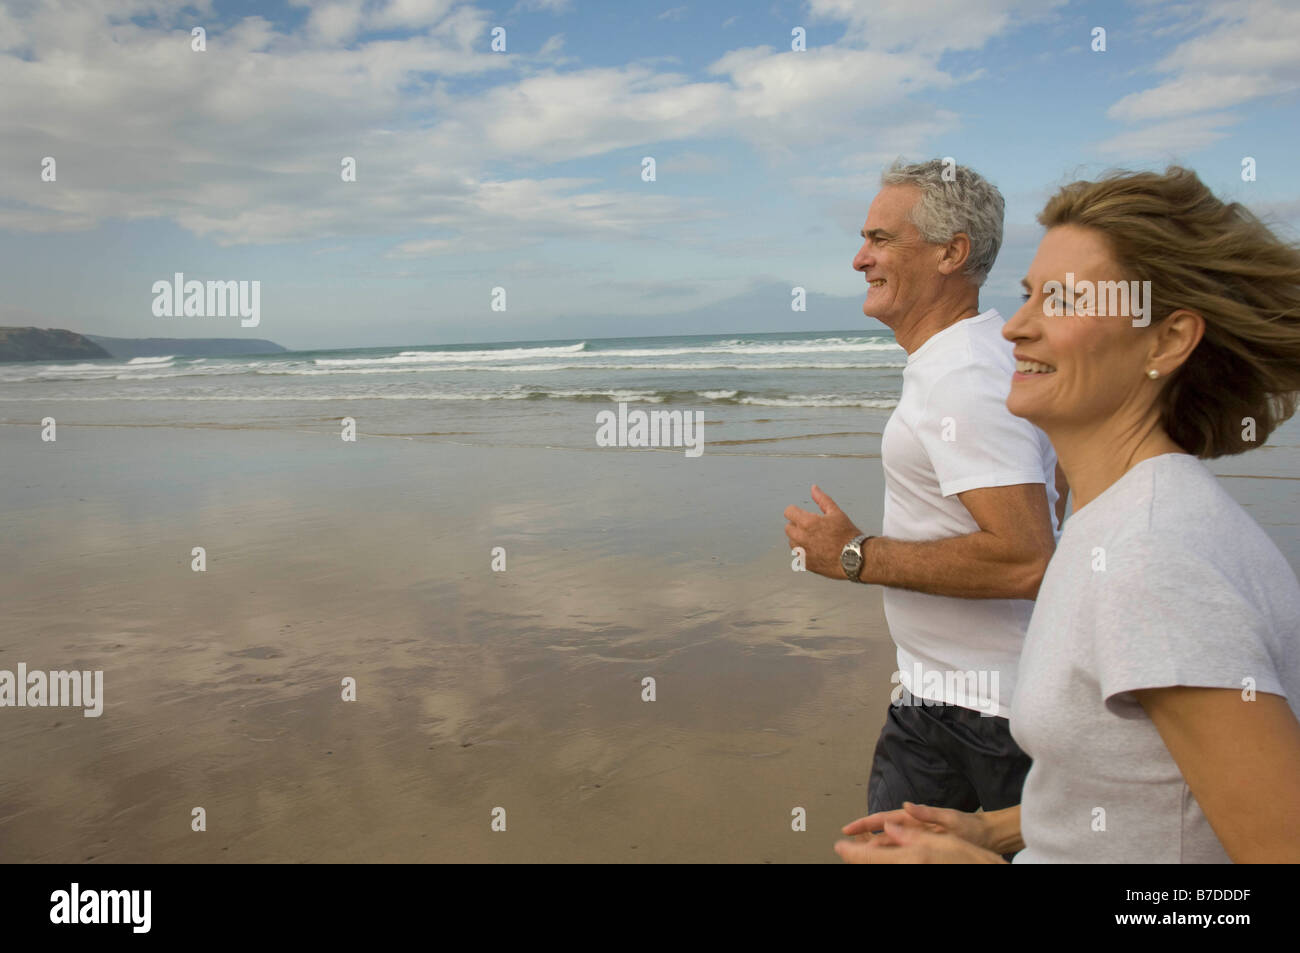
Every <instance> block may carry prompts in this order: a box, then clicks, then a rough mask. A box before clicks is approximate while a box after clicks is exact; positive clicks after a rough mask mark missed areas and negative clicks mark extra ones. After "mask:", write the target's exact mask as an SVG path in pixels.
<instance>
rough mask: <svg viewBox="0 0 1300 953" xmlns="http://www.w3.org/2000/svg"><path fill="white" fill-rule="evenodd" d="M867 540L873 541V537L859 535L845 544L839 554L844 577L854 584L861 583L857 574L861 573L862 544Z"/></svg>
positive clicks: (863, 534) (864, 534)
mask: <svg viewBox="0 0 1300 953" xmlns="http://www.w3.org/2000/svg"><path fill="white" fill-rule="evenodd" d="M869 539H875V537H874V536H868V535H867V534H866V533H860V534H859V535H857V536H854V537H853V538H852V539H851V540H849V541H848V542H847V543H845V544H844V549H843V550H842V551H841V552H840V565H841V566H843V567H844V575H846V576H848V577H849V578H850V579H852V580H853V581H854V582H861V581H862V580H861V579H860V578H859V577H858V573H860V572H862V562H863V559H862V544H863V543H865V542H866V541H867V540H869Z"/></svg>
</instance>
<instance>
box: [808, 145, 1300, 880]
mask: <svg viewBox="0 0 1300 953" xmlns="http://www.w3.org/2000/svg"><path fill="white" fill-rule="evenodd" d="M945 173H946V174H945ZM1003 208H1004V205H1003V199H1002V196H1001V195H1000V194H999V192H998V190H997V189H996V188H994V187H993V186H992V185H991V184H989V183H988V182H987V181H986V180H984V179H983V178H982V177H981V176H979V175H978V174H977V173H976V172H974V171H972V170H970V169H967V168H961V167H957V168H955V169H954V168H953V167H952V165H951V163H949V164H948V165H947V166H945V165H944V164H943V163H942V162H939V161H937V160H936V161H931V162H926V163H921V164H916V165H903V164H895V165H894V166H893V167H892V168H891V169H889V170H888V171H887V172H886V173H885V174H884V175H883V176H882V180H881V189H880V191H879V193H878V194H877V195H876V197H875V199H874V200H873V201H872V203H871V206H870V209H869V211H868V214H867V219H866V223H865V224H864V226H863V229H862V237H863V244H862V247H861V249H860V250H859V252H858V254H857V256H856V258H854V261H853V267H854V268H855V269H856V270H857V271H860V272H862V273H863V275H864V277H865V278H866V281H867V283H868V286H869V287H868V290H867V296H866V301H865V303H864V304H863V312H864V313H865V314H867V315H869V316H871V317H874V318H877V319H879V320H880V321H882V322H883V323H884V324H886V325H887V326H888V327H889V328H890V329H891V330H892V331H893V333H894V337H895V338H896V340H897V341H898V343H899V345H901V346H902V347H903V349H904V350H906V351H907V365H906V368H905V370H904V372H903V390H902V394H901V396H900V398H899V402H898V406H897V407H896V408H895V409H894V411H893V414H892V416H891V417H890V419H889V423H888V425H887V426H886V427H885V430H884V433H883V435H882V440H881V459H882V464H883V467H884V473H885V505H884V517H883V528H882V531H881V535H879V536H867V535H866V534H864V533H862V532H861V531H860V529H859V528H858V527H857V526H856V525H854V523H853V522H852V521H851V519H850V518H849V516H848V515H847V514H846V513H844V512H843V511H842V510H841V509H840V508H839V507H838V506H837V505H836V504H835V502H834V500H832V499H831V497H830V496H828V495H827V494H826V493H824V492H822V491H821V490H820V488H818V487H815V486H814V487H813V501H814V502H815V504H816V505H817V508H818V510H819V511H820V512H816V511H808V510H804V509H801V508H799V507H796V506H791V507H789V508H788V509H787V510H786V511H785V517H786V520H787V524H786V534H787V536H788V537H789V540H790V543H791V545H792V546H797V547H802V549H803V551H804V554H805V557H804V558H805V562H806V566H807V568H808V569H809V570H811V571H813V572H816V573H818V574H820V575H823V576H826V577H827V578H830V579H837V580H840V581H850V582H854V583H869V584H875V585H880V586H882V587H884V588H883V602H884V610H885V616H886V620H887V622H888V625H889V630H890V633H891V635H892V637H893V639H894V641H895V643H896V644H897V647H898V672H897V674H896V676H895V677H896V680H897V681H898V682H900V683H901V687H900V689H897V690H896V691H895V695H894V697H893V698H892V699H891V705H890V708H889V710H888V713H887V716H886V721H885V725H884V728H883V729H882V730H881V733H880V736H879V739H878V741H877V743H876V746H875V753H874V756H873V761H872V765H871V771H870V780H869V783H868V792H867V801H868V805H867V809H868V811H869V814H868V815H867V816H865V817H863V818H860V819H858V820H856V821H853V822H852V823H850V824H848V825H847V826H846V827H845V828H844V834H845V835H846V836H845V839H843V840H841V841H839V842H838V843H837V844H836V845H835V850H836V851H837V853H838V854H839V855H840V856H841V857H842V858H843V859H844V860H846V861H851V862H860V863H914V862H932V863H933V862H956V863H968V862H970V863H978V862H987V863H1002V862H1005V860H1006V859H1008V858H1013V859H1014V862H1017V863H1021V862H1025V863H1028V862H1084V863H1086V862H1096V863H1123V862H1130V861H1131V862H1143V863H1179V862H1183V863H1187V862H1228V861H1235V862H1251V861H1264V862H1271V861H1289V862H1297V861H1300V722H1298V721H1297V712H1300V585H1298V584H1297V581H1296V576H1295V574H1294V572H1293V571H1292V570H1291V568H1290V566H1289V565H1288V563H1287V561H1286V559H1285V558H1284V557H1283V556H1282V554H1281V553H1280V552H1279V551H1278V549H1277V547H1276V546H1275V545H1274V544H1273V543H1272V541H1271V540H1270V539H1269V538H1268V536H1267V535H1266V534H1265V533H1264V532H1263V530H1261V529H1260V527H1259V526H1258V525H1256V524H1255V522H1254V521H1253V520H1252V519H1251V517H1250V516H1248V515H1247V513H1246V512H1245V510H1243V509H1242V507H1240V506H1239V505H1238V504H1237V503H1236V502H1234V500H1233V499H1232V498H1231V497H1230V496H1229V495H1228V494H1227V493H1226V492H1225V491H1224V490H1223V489H1222V488H1221V487H1220V485H1219V483H1218V481H1217V480H1216V478H1215V477H1214V475H1213V474H1212V473H1211V472H1210V471H1209V470H1208V469H1207V468H1206V467H1205V466H1204V464H1202V463H1201V462H1200V459H1199V458H1213V457H1218V456H1222V455H1225V454H1237V453H1242V452H1245V451H1248V450H1251V449H1254V448H1256V447H1258V446H1260V445H1261V444H1262V443H1263V442H1264V441H1265V440H1266V438H1267V437H1268V436H1269V434H1270V433H1271V432H1272V431H1273V429H1274V428H1275V427H1276V426H1277V425H1278V424H1280V423H1281V422H1283V421H1284V420H1286V419H1287V418H1288V417H1289V416H1290V415H1291V413H1292V412H1293V411H1294V409H1295V401H1296V395H1297V392H1298V391H1300V249H1298V248H1297V247H1296V246H1294V245H1290V244H1287V243H1284V242H1283V241H1281V240H1279V239H1278V238H1277V237H1276V236H1275V235H1274V234H1273V233H1272V232H1271V231H1270V230H1269V229H1268V228H1267V227H1266V226H1265V225H1264V224H1262V223H1261V222H1260V221H1259V220H1258V219H1257V218H1255V217H1254V216H1253V215H1252V214H1251V213H1250V212H1248V211H1247V210H1245V209H1244V208H1242V207H1241V206H1239V205H1237V204H1234V203H1224V202H1222V201H1220V200H1219V199H1217V198H1216V197H1215V196H1214V195H1213V194H1212V193H1211V192H1210V191H1209V190H1208V189H1207V188H1206V187H1205V186H1204V185H1203V184H1202V183H1201V181H1200V180H1199V179H1198V178H1197V176H1196V175H1195V174H1194V173H1193V172H1191V171H1189V170H1186V169H1180V168H1170V169H1169V170H1167V171H1166V172H1165V173H1163V174H1159V173H1149V172H1143V173H1116V174H1112V175H1110V176H1108V177H1105V178H1103V179H1100V180H1098V181H1094V182H1075V183H1073V184H1071V185H1068V186H1066V187H1064V188H1062V189H1061V190H1060V191H1059V192H1057V194H1056V195H1054V196H1053V197H1052V198H1051V199H1050V200H1049V201H1048V203H1047V205H1046V207H1045V208H1044V209H1043V211H1042V213H1041V214H1040V215H1039V221H1040V222H1041V223H1042V225H1043V226H1044V227H1045V228H1046V234H1045V236H1044V237H1043V239H1042V241H1041V243H1040V245H1039V247H1038V250H1037V253H1036V255H1035V257H1034V259H1033V262H1032V264H1031V265H1030V267H1029V272H1028V274H1027V275H1026V276H1025V278H1024V281H1023V285H1024V292H1025V293H1024V304H1023V306H1022V307H1021V308H1020V309H1019V310H1018V311H1017V312H1016V314H1015V315H1014V316H1013V317H1012V318H1011V319H1010V320H1007V321H1005V322H1004V320H1003V318H1002V317H1001V316H1000V315H999V314H998V313H997V312H996V311H993V310H987V311H981V310H980V307H979V288H980V286H981V285H982V284H983V283H984V280H985V278H986V277H987V275H988V273H989V270H990V268H991V267H992V266H993V262H994V260H995V258H996V257H997V253H998V249H999V246H1000V244H1001V240H1002V218H1003ZM1121 281H1122V282H1125V286H1126V287H1128V283H1129V282H1139V283H1141V284H1139V285H1136V286H1134V287H1140V288H1146V289H1150V295H1149V298H1148V300H1147V301H1146V302H1145V303H1144V304H1143V305H1142V311H1141V317H1140V319H1139V318H1135V317H1134V314H1135V313H1136V312H1137V311H1138V308H1137V306H1136V302H1132V301H1130V302H1129V303H1128V306H1127V307H1126V308H1125V307H1121V308H1119V309H1115V308H1113V307H1111V308H1108V307H1106V302H1105V301H1104V300H1103V299H1102V298H1101V297H1100V296H1097V297H1094V298H1092V299H1091V300H1089V297H1088V296H1087V295H1086V293H1085V292H1086V291H1087V287H1088V285H1087V283H1091V285H1090V287H1092V288H1096V287H1099V286H1100V287H1117V286H1113V285H1112V286H1103V285H1101V283H1102V282H1121ZM1146 282H1149V284H1146ZM1076 292H1078V293H1079V296H1078V297H1077V298H1076V297H1075V295H1076ZM1071 303H1074V304H1076V307H1073V308H1072V307H1070V305H1071ZM1078 305H1082V306H1078ZM1116 310H1118V311H1120V312H1125V313H1107V312H1108V311H1116ZM1058 461H1059V462H1058ZM1068 494H1073V510H1072V513H1071V515H1070V517H1069V518H1068V519H1063V516H1064V512H1065V502H1066V498H1067V495H1068Z"/></svg>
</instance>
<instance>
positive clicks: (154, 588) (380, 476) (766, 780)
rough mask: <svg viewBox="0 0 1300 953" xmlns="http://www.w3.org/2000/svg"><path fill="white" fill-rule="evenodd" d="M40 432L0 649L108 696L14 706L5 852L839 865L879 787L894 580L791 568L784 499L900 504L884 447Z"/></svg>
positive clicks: (19, 497) (16, 517)
mask: <svg viewBox="0 0 1300 953" xmlns="http://www.w3.org/2000/svg"><path fill="white" fill-rule="evenodd" d="M36 433H37V431H36V429H35V428H32V427H30V426H14V425H10V426H3V427H0V456H2V457H3V459H4V460H5V470H6V474H5V476H6V479H5V482H4V486H3V489H2V490H0V494H2V495H0V501H2V503H3V506H2V507H0V530H2V532H0V559H2V560H3V565H4V566H5V567H7V569H8V571H6V572H5V573H3V574H2V575H0V600H3V605H4V607H5V612H4V623H3V629H2V630H0V669H9V670H14V669H16V666H17V663H18V662H26V663H27V664H28V666H29V668H46V669H71V668H77V669H89V670H95V669H102V670H103V672H104V695H105V702H104V713H103V715H102V716H101V717H100V718H97V719H95V718H85V717H83V716H82V714H81V711H80V710H79V709H70V708H43V709H41V708H22V709H17V708H4V709H0V751H3V755H2V756H0V763H2V764H3V770H2V771H0V860H4V861H9V862H14V861H47V862H55V861H57V862H84V861H92V862H138V861H162V862H224V861H231V862H267V861H270V862H297V861H308V862H314V861H367V862H370V861H374V862H380V861H561V862H566V861H619V862H623V861H633V862H635V861H642V862H646V861H650V862H654V861H738V862H763V861H770V862H787V861H800V862H804V861H822V862H832V861H835V860H836V858H835V855H834V854H833V852H832V850H831V845H832V843H833V842H834V840H835V838H836V836H837V833H838V829H839V826H840V825H841V824H843V823H845V822H847V821H848V820H851V819H852V818H854V817H857V816H859V815H860V814H861V813H863V807H864V803H865V782H866V768H867V763H868V760H869V756H870V752H871V746H872V744H873V742H874V738H875V734H876V732H877V731H878V729H879V726H880V724H881V722H882V720H883V717H884V710H885V706H886V704H887V702H888V697H889V689H890V683H889V676H890V673H891V672H892V671H893V669H894V667H895V666H894V654H893V647H892V644H891V643H890V642H889V639H888V635H887V633H886V631H885V627H884V620H883V615H882V612H881V609H880V596H879V591H878V590H876V589H874V588H868V587H853V586H850V585H848V584H847V583H843V584H834V583H831V582H829V581H826V580H823V579H821V578H819V577H815V576H812V575H809V574H796V573H794V572H792V571H791V569H790V556H789V553H788V550H787V549H786V546H785V538H784V535H783V531H782V527H783V520H782V517H781V511H782V510H783V509H784V507H785V506H786V505H787V504H789V503H791V502H799V503H801V505H805V506H810V505H811V504H810V503H808V502H807V491H808V485H809V484H810V483H811V482H813V481H814V480H815V481H817V482H819V483H821V484H822V485H823V486H825V487H827V488H828V489H830V490H831V491H832V492H834V493H835V494H836V496H837V498H839V499H840V502H841V504H842V505H844V506H845V508H846V509H849V511H850V512H851V513H853V514H854V515H855V516H856V517H858V518H859V519H860V520H861V521H862V522H863V523H864V525H872V526H877V527H878V526H879V520H880V512H879V510H880V474H879V461H878V460H876V459H818V460H807V459H803V460H799V459H780V458H772V457H766V456H727V455H723V454H718V455H713V456H710V455H709V454H707V453H706V454H705V456H704V457H702V458H700V459H695V460H691V459H686V458H685V457H684V456H683V455H682V454H681V452H680V451H671V452H670V451H661V452H655V451H632V450H620V449H609V450H595V449H593V450H590V451H585V452H584V451H576V450H553V451H552V450H545V449H539V448H523V449H520V448H488V447H478V446H462V445H457V444H454V443H451V442H439V441H437V440H411V439H404V438H374V437H366V436H363V437H362V438H361V439H360V440H359V441H358V442H357V443H355V444H348V443H344V442H342V441H340V440H339V439H338V437H337V436H336V435H333V434H331V433H328V432H318V433H304V432H288V431H271V430H218V429H203V428H194V429H190V428H172V427H76V426H63V425H60V429H59V439H58V441H57V442H56V443H54V444H45V443H41V442H40V440H39V438H38V437H37V436H36ZM195 546H202V547H205V549H206V553H207V571H206V572H202V573H198V572H193V571H192V570H191V568H190V564H191V559H192V557H191V550H192V548H193V547H195ZM496 546H501V547H504V548H505V550H506V560H507V563H506V571H505V572H504V573H499V572H493V571H492V568H491V562H492V549H493V547H496ZM646 676H651V677H653V678H655V679H656V693H657V698H656V700H655V701H653V702H644V701H642V700H641V694H642V681H641V680H642V679H643V678H644V677H646ZM344 677H352V678H355V679H356V682H357V700H356V701H355V702H345V701H343V700H342V698H341V692H342V688H341V680H342V679H343V678H344ZM195 807H202V808H204V810H205V812H206V823H207V830H206V831H204V832H195V831H192V830H191V812H192V809H193V808H195ZM496 807H504V808H505V810H506V830H505V832H494V831H493V830H492V829H491V825H492V812H493V809H494V808H496ZM795 807H803V808H805V809H806V812H807V831H806V832H795V831H792V830H791V811H792V809H793V808H795Z"/></svg>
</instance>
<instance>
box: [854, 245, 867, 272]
mask: <svg viewBox="0 0 1300 953" xmlns="http://www.w3.org/2000/svg"><path fill="white" fill-rule="evenodd" d="M870 264H871V256H870V255H869V254H868V253H867V246H866V245H863V246H862V247H861V248H859V249H858V253H857V254H856V255H854V256H853V270H854V271H866V270H867V267H868V266H869V265H870Z"/></svg>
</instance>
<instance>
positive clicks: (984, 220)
mask: <svg viewBox="0 0 1300 953" xmlns="http://www.w3.org/2000/svg"><path fill="white" fill-rule="evenodd" d="M945 173H946V174H945ZM880 184H881V185H913V186H916V187H917V188H919V189H920V190H921V198H920V199H918V200H917V203H916V205H915V206H913V208H912V212H911V220H912V224H913V225H915V226H916V227H917V230H918V231H920V233H921V238H922V239H923V240H924V241H927V242H930V243H931V244H935V245H943V244H946V243H948V242H949V241H951V240H952V237H953V236H954V235H956V234H958V233H959V232H961V233H964V234H965V235H966V237H967V238H969V239H970V257H969V258H968V259H967V261H966V268H965V274H966V276H967V277H968V278H970V280H971V281H972V282H974V284H975V287H977V288H978V287H980V286H981V285H983V284H984V282H985V280H986V279H987V278H988V276H989V271H990V270H991V269H992V268H993V262H994V261H996V260H997V257H998V249H999V248H1001V247H1002V215H1003V212H1004V210H1005V208H1006V203H1005V202H1004V201H1003V199H1002V193H1001V192H999V191H998V190H997V188H996V187H995V186H994V185H992V184H991V183H990V182H989V181H988V180H987V179H985V178H984V177H983V176H982V175H980V174H979V173H978V172H976V171H975V170H974V169H968V168H966V167H965V166H959V165H954V164H953V163H952V162H951V161H947V162H945V161H944V160H942V159H931V160H930V161H929V162H919V163H917V164H915V165H905V164H904V163H903V162H901V161H899V162H895V163H894V164H893V165H891V166H890V167H889V168H888V169H886V170H885V172H884V173H883V174H882V175H881V176H880Z"/></svg>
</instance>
